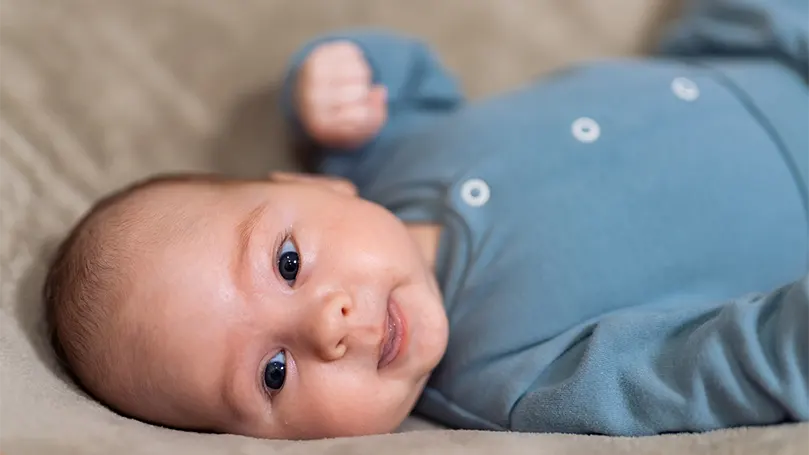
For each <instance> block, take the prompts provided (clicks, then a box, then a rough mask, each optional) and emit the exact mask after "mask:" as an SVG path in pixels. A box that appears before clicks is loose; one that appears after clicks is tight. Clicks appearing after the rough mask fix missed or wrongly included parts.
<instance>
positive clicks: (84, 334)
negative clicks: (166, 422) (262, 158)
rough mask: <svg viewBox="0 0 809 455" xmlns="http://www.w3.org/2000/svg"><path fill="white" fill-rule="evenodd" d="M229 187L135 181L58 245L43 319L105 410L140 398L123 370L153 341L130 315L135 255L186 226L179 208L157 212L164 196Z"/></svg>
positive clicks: (214, 181)
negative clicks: (184, 188) (115, 403)
mask: <svg viewBox="0 0 809 455" xmlns="http://www.w3.org/2000/svg"><path fill="white" fill-rule="evenodd" d="M230 182H231V181H230V180H228V179H224V178H221V177H216V176H208V175H164V176H157V177H152V178H149V179H146V180H143V181H139V182H136V183H134V184H132V185H130V186H127V187H125V188H123V189H120V190H118V191H116V192H114V193H112V194H110V195H109V196H107V197H105V198H103V199H102V200H100V201H99V202H98V203H96V204H95V205H94V206H93V207H92V208H91V209H90V210H89V211H88V212H87V214H86V215H85V216H84V217H82V218H81V219H80V220H79V222H78V223H77V224H76V225H75V226H74V227H73V229H72V230H71V232H70V233H69V235H68V236H67V237H66V239H65V240H64V241H63V242H62V243H61V244H60V245H59V248H58V250H57V252H56V254H55V256H54V258H53V261H52V263H51V265H50V267H49V269H48V273H47V276H46V280H45V285H44V288H43V297H44V302H45V313H46V321H47V325H48V331H49V336H50V342H51V344H52V347H53V349H54V351H55V352H56V354H57V357H58V359H59V361H60V363H61V365H62V367H63V368H64V369H65V370H66V372H67V373H68V374H69V375H70V376H71V377H72V379H73V380H74V381H75V382H76V383H77V385H79V386H80V387H82V388H83V389H84V390H85V391H86V392H87V393H89V394H90V395H92V396H94V397H95V398H97V399H99V400H100V401H102V402H104V403H105V404H108V405H110V404H111V401H112V399H113V397H114V401H119V400H121V399H127V397H128V396H129V395H133V394H136V391H135V384H134V383H133V380H132V378H131V374H129V373H127V372H126V370H127V366H126V365H127V363H130V362H133V361H134V363H135V364H138V363H140V362H141V361H142V360H143V359H142V357H143V356H139V355H137V353H138V352H141V351H148V349H141V348H146V346H144V345H145V344H148V340H147V339H146V338H148V337H145V336H143V335H144V331H143V330H138V328H137V327H136V326H134V325H133V323H132V321H131V318H129V317H127V316H126V315H125V313H129V312H130V311H128V310H129V309H128V308H127V307H128V305H131V304H132V303H134V302H131V299H130V296H131V293H132V291H133V287H134V286H136V285H137V284H138V283H137V281H138V280H137V277H138V269H137V264H138V255H139V252H141V251H143V250H144V246H147V245H148V246H151V247H154V246H158V245H156V244H159V243H165V242H170V241H171V238H172V237H173V236H176V235H177V234H179V233H180V232H178V231H181V230H182V229H183V228H182V226H183V224H184V223H183V221H182V220H183V216H182V210H179V209H180V207H173V208H172V207H162V208H160V207H159V205H160V204H161V202H162V200H164V199H165V198H164V195H165V192H166V191H170V190H171V189H172V188H176V187H177V186H180V185H186V186H187V185H192V186H196V187H199V188H200V189H203V188H204V189H207V190H216V187H217V186H219V185H224V184H227V183H230ZM185 221H186V222H188V221H189V220H185ZM133 344H134V345H136V346H138V349H132V347H133ZM136 358H137V359H136ZM140 366H142V367H145V366H146V365H140ZM112 407H114V406H112Z"/></svg>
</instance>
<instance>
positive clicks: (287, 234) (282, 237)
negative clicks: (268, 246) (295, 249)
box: [273, 227, 295, 263]
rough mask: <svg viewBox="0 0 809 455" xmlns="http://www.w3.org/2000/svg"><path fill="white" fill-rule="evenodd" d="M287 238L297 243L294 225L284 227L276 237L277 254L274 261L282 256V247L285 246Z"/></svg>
mask: <svg viewBox="0 0 809 455" xmlns="http://www.w3.org/2000/svg"><path fill="white" fill-rule="evenodd" d="M287 240H293V243H295V242H294V239H293V238H292V227H288V228H286V229H284V230H283V231H282V232H281V233H280V234H279V235H278V237H277V238H276V239H275V255H274V257H273V263H276V262H278V259H279V258H280V257H281V248H283V247H284V243H285V242H286V241H287Z"/></svg>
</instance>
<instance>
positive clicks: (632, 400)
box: [511, 277, 809, 435]
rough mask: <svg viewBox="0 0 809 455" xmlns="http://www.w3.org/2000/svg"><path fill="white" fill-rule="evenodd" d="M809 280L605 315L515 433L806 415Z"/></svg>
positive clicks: (637, 429) (522, 407)
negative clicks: (694, 303) (712, 302)
mask: <svg viewBox="0 0 809 455" xmlns="http://www.w3.org/2000/svg"><path fill="white" fill-rule="evenodd" d="M808 286H809V277H806V278H804V279H802V280H801V281H798V282H795V283H793V284H790V285H788V286H785V287H782V288H780V289H778V290H776V291H774V292H772V293H770V294H767V295H759V296H748V297H743V298H739V299H736V300H733V301H730V302H727V303H725V304H723V305H720V306H708V307H706V306H700V307H699V308H694V307H683V308H673V309H668V310H660V309H658V310H655V309H649V310H645V309H642V308H638V309H632V310H628V311H625V312H622V313H620V314H615V315H614V316H610V317H606V318H604V319H602V320H601V321H599V322H598V323H597V324H595V325H593V326H590V327H588V328H587V329H585V330H582V331H581V332H580V333H579V334H578V337H579V338H578V341H576V342H574V343H573V344H572V345H571V346H569V347H568V349H567V351H566V352H565V353H564V354H563V355H562V356H561V357H560V358H558V359H557V360H556V361H555V362H554V364H553V365H552V367H551V369H550V370H549V371H548V372H547V373H545V374H544V375H543V376H542V377H540V378H539V379H538V380H537V383H535V384H534V385H532V387H531V388H530V389H529V391H528V393H526V395H525V396H524V397H523V398H522V399H521V400H520V401H519V402H518V403H517V405H516V406H515V408H514V410H513V413H512V417H511V425H512V429H514V430H523V431H565V432H583V433H601V434H613V435H649V434H658V433H666V432H689V431H706V430H713V429H718V428H725V427H733V426H741V425H764V424H776V423H781V422H785V421H787V422H788V421H802V420H807V419H809V384H808V383H807V375H808V374H809V373H808V372H807V369H808V368H809V367H808V366H807V362H809V350H808V349H807V344H809V333H807V324H809V288H808ZM551 342H552V341H551Z"/></svg>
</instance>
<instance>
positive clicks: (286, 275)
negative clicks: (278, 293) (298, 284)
mask: <svg viewBox="0 0 809 455" xmlns="http://www.w3.org/2000/svg"><path fill="white" fill-rule="evenodd" d="M298 269H300V258H299V257H298V251H297V249H296V248H295V244H294V243H293V242H292V241H291V240H285V241H284V244H283V245H281V249H280V250H279V252H278V273H280V274H281V278H283V279H285V280H286V282H287V284H288V285H290V286H292V285H294V284H295V279H296V278H297V277H298Z"/></svg>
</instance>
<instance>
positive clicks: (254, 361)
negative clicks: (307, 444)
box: [110, 181, 447, 439]
mask: <svg viewBox="0 0 809 455" xmlns="http://www.w3.org/2000/svg"><path fill="white" fill-rule="evenodd" d="M150 197H151V200H148V201H146V202H145V203H144V204H145V205H146V206H148V207H149V208H148V210H150V211H151V213H152V214H153V215H152V216H150V217H149V219H151V220H152V221H149V223H152V225H150V226H148V227H144V229H142V230H143V231H145V232H151V235H153V236H154V240H148V239H147V240H139V241H138V245H139V250H138V254H137V255H136V256H135V258H134V259H133V261H134V262H133V267H135V268H136V270H137V273H136V275H135V276H134V280H135V281H134V288H135V290H134V292H133V294H132V295H131V299H128V303H125V304H124V310H123V313H122V316H123V321H124V322H123V324H126V325H127V326H128V327H130V328H134V329H133V330H135V331H136V332H137V333H138V334H139V336H142V337H145V339H147V340H149V341H148V342H147V343H146V344H148V345H150V347H149V348H148V349H147V351H148V355H147V356H146V360H145V361H144V359H143V358H142V357H141V356H139V355H135V356H131V357H132V359H129V360H128V358H129V356H126V355H122V356H121V360H120V362H121V365H122V367H123V368H127V369H128V370H127V372H128V373H129V374H130V375H131V377H132V378H133V384H140V385H136V386H134V387H132V388H133V389H134V390H136V391H138V392H137V393H134V394H121V395H120V396H118V397H111V398H110V400H111V401H113V405H114V406H118V407H120V408H122V409H126V410H128V411H132V413H133V414H134V415H136V416H139V417H141V418H144V419H148V420H152V421H158V422H162V423H164V424H166V425H169V426H179V427H185V428H188V427H192V428H200V429H212V430H214V431H222V432H228V433H238V434H244V435H251V436H257V437H268V438H289V439H297V438H320V437H329V436H348V435H359V434H372V433H382V432H389V431H391V430H394V429H395V428H396V427H397V426H398V425H399V424H400V423H401V422H402V421H403V420H404V418H405V417H406V416H407V414H408V413H409V411H410V410H411V409H412V407H413V405H414V403H415V400H416V399H417V398H418V396H419V394H420V392H421V390H422V388H423V386H424V384H425V381H426V379H427V377H428V375H429V373H430V371H431V370H432V369H433V368H434V367H435V366H436V365H437V363H438V362H439V360H440V358H441V356H442V355H443V352H444V350H445V348H446V343H447V320H446V315H445V313H444V310H443V306H442V302H441V296H440V291H439V289H438V287H437V285H436V282H435V279H434V275H433V272H432V270H431V267H430V266H429V265H428V264H427V262H426V261H425V260H424V258H423V256H422V255H421V254H420V253H419V250H418V248H417V246H416V244H415V243H414V241H413V239H412V238H411V237H410V235H409V234H408V231H407V229H406V227H405V226H404V225H403V224H402V223H401V222H400V221H399V220H398V219H397V218H395V217H394V216H393V215H392V214H391V213H389V212H387V211H386V210H384V209H383V208H381V207H379V206H377V205H375V204H372V203H370V202H367V201H364V200H361V199H360V198H358V197H356V196H355V195H353V194H349V193H348V192H347V191H340V190H339V189H338V190H335V189H334V188H332V187H331V185H324V184H320V183H317V182H300V181H293V182H283V183H277V182H251V183H239V184H234V185H231V186H225V187H221V186H215V185H211V186H210V187H208V186H200V185H196V186H195V185H177V186H174V187H172V188H169V189H163V190H160V192H156V193H155V194H154V195H152V196H150ZM154 214H157V215H158V216H154ZM127 362H130V363H131V365H128V366H127V365H126V363H127ZM115 401H118V403H115Z"/></svg>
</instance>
